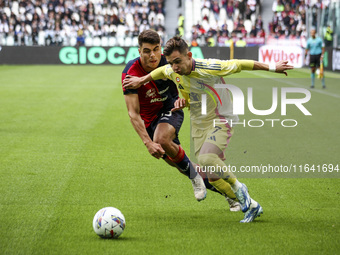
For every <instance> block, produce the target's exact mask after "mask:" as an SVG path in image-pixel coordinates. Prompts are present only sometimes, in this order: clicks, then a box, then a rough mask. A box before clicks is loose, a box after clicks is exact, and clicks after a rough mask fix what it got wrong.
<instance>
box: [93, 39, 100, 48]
mask: <svg viewBox="0 0 340 255" xmlns="http://www.w3.org/2000/svg"><path fill="white" fill-rule="evenodd" d="M93 46H101V40H100V38H99V37H94V38H93Z"/></svg>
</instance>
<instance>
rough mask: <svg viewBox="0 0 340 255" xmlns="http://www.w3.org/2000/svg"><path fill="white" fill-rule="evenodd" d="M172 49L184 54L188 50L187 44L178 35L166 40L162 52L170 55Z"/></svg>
mask: <svg viewBox="0 0 340 255" xmlns="http://www.w3.org/2000/svg"><path fill="white" fill-rule="evenodd" d="M174 51H179V52H180V53H181V54H186V53H187V52H188V51H189V47H188V44H187V43H186V41H184V39H182V38H181V37H180V36H174V37H172V38H171V39H170V40H169V41H167V42H166V44H165V47H164V49H163V54H164V55H165V56H170V55H171V53H172V52H174Z"/></svg>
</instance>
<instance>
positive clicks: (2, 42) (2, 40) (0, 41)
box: [0, 35, 6, 46]
mask: <svg viewBox="0 0 340 255" xmlns="http://www.w3.org/2000/svg"><path fill="white" fill-rule="evenodd" d="M0 45H1V46H5V45H6V37H5V36H2V35H0Z"/></svg>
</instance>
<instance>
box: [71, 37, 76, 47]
mask: <svg viewBox="0 0 340 255" xmlns="http://www.w3.org/2000/svg"><path fill="white" fill-rule="evenodd" d="M76 45H77V37H75V36H72V37H71V38H70V46H76Z"/></svg>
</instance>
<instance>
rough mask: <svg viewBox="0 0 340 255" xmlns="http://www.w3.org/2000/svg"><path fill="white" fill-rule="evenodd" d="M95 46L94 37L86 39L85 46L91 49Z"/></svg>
mask: <svg viewBox="0 0 340 255" xmlns="http://www.w3.org/2000/svg"><path fill="white" fill-rule="evenodd" d="M92 45H93V39H92V37H90V36H88V37H86V38H85V46H87V47H91V46H92Z"/></svg>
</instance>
